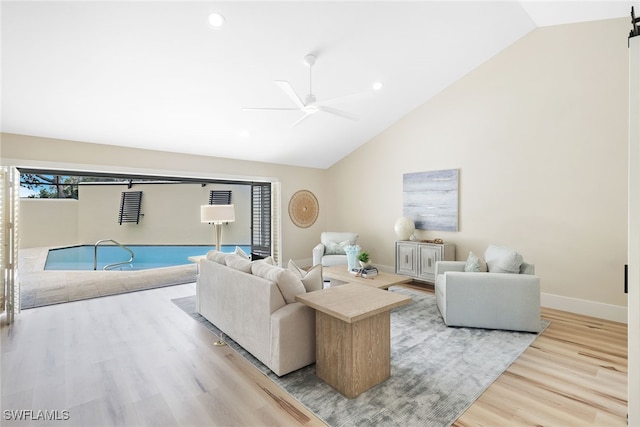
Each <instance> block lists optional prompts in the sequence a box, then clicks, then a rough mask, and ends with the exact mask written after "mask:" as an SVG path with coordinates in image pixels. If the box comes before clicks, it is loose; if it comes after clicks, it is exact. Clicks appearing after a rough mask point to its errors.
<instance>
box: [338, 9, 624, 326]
mask: <svg viewBox="0 0 640 427" xmlns="http://www.w3.org/2000/svg"><path fill="white" fill-rule="evenodd" d="M627 34H628V20H626V19H618V20H608V21H598V22H591V23H583V24H573V25H563V26H557V27H545V28H539V29H536V30H534V31H533V32H531V33H529V34H528V35H527V36H525V37H524V38H522V39H520V40H519V41H518V42H516V43H515V44H513V45H512V46H510V47H509V48H508V49H506V50H505V51H503V52H501V53H500V54H498V55H497V56H495V57H494V58H492V59H491V60H489V61H487V62H486V63H484V64H483V65H481V66H480V67H479V68H478V69H476V70H475V71H473V72H472V73H470V74H469V75H467V76H466V77H464V78H463V79H461V80H459V81H458V82H456V83H455V84H454V85H452V86H451V87H449V88H447V89H446V90H444V91H443V92H441V93H440V94H439V95H437V96H436V97H434V98H433V99H432V100H430V101H429V102H427V103H426V104H424V105H423V106H421V107H420V108H418V109H417V110H415V111H414V112H413V113H411V114H409V115H407V116H406V117H404V118H403V119H401V120H400V121H399V122H397V123H396V124H394V125H393V126H391V127H390V128H388V129H387V130H386V131H385V132H383V133H382V134H380V135H379V136H377V137H376V138H374V139H373V140H372V141H370V142H369V143H368V144H366V145H364V146H362V147H361V148H360V149H358V150H356V151H355V152H353V153H352V154H351V155H349V156H347V157H346V158H344V159H342V160H341V161H340V162H339V163H338V164H336V165H335V166H333V167H332V168H331V169H330V170H329V173H328V174H327V180H328V184H327V187H328V188H332V189H333V190H334V191H332V192H327V195H328V197H330V200H329V204H330V205H332V206H335V207H339V209H335V210H333V211H332V213H331V215H330V216H329V218H328V228H334V229H347V230H352V231H357V232H359V233H360V235H361V240H360V244H361V245H362V246H363V247H364V248H365V249H367V250H368V251H370V252H371V254H372V257H373V259H374V260H375V261H376V262H377V263H380V264H384V265H387V266H389V267H392V266H393V264H394V240H395V235H394V232H393V224H394V222H395V220H396V218H398V217H399V216H401V215H402V175H403V174H404V173H408V172H420V171H430V170H440V169H453V168H456V169H459V170H460V193H459V195H460V199H459V232H436V231H428V232H425V231H422V232H419V233H418V237H419V238H423V239H425V238H428V239H432V238H435V237H440V238H443V239H444V240H445V241H450V242H453V243H456V244H457V249H458V251H457V258H458V259H465V258H466V256H467V254H468V252H469V250H473V251H474V252H476V253H479V254H482V253H483V252H484V250H485V248H486V246H487V245H488V244H491V243H494V244H500V245H505V246H509V247H512V248H515V249H517V250H519V251H521V252H522V253H523V255H524V257H525V259H527V260H528V261H530V262H533V263H534V264H535V265H536V272H537V273H538V275H540V277H541V283H542V292H543V293H544V295H543V303H544V304H545V305H547V306H553V305H556V304H559V305H561V306H562V307H559V308H563V307H567V306H566V305H565V304H567V303H569V304H570V309H571V310H572V311H578V312H581V311H582V312H584V311H586V312H588V313H589V314H598V315H603V316H606V317H609V318H614V319H616V320H620V321H626V308H625V307H626V305H627V299H626V295H625V294H624V292H623V278H624V265H625V263H626V261H627V253H626V248H627V167H626V162H627V129H628V126H627V123H628V100H627V97H628V83H627V81H628V77H627V74H628V52H627V44H626V35H627ZM425 78H428V76H425ZM363 159H366V161H363ZM364 181H366V182H367V185H366V188H367V190H368V191H365V192H353V191H348V190H346V187H345V186H344V185H343V183H345V182H364Z"/></svg>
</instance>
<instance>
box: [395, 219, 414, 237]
mask: <svg viewBox="0 0 640 427" xmlns="http://www.w3.org/2000/svg"><path fill="white" fill-rule="evenodd" d="M393 228H394V230H395V232H396V236H397V237H398V240H409V238H411V235H412V234H413V232H414V231H416V224H415V223H414V222H413V219H411V218H409V217H408V216H402V217H400V218H398V219H397V220H396V223H395V225H394V227H393Z"/></svg>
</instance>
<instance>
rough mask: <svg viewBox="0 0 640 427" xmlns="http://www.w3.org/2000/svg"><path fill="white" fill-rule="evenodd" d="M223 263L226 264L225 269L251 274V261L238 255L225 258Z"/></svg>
mask: <svg viewBox="0 0 640 427" xmlns="http://www.w3.org/2000/svg"><path fill="white" fill-rule="evenodd" d="M225 263H226V264H227V267H231V268H234V269H236V270H240V271H243V272H245V273H251V261H249V260H248V259H246V258H243V257H242V256H240V255H230V256H227V258H226V260H225Z"/></svg>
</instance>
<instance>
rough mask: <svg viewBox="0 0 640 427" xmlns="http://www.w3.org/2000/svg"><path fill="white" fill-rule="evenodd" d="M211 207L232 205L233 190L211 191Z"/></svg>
mask: <svg viewBox="0 0 640 427" xmlns="http://www.w3.org/2000/svg"><path fill="white" fill-rule="evenodd" d="M209 204H210V205H230V204H231V190H211V192H210V193H209Z"/></svg>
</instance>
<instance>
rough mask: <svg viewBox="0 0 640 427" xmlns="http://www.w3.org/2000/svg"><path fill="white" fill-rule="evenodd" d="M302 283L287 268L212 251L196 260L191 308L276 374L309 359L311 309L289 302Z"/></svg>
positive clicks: (312, 332) (312, 324) (312, 335)
mask: <svg viewBox="0 0 640 427" xmlns="http://www.w3.org/2000/svg"><path fill="white" fill-rule="evenodd" d="M321 278H322V275H321V272H320V275H319V277H318V279H317V280H316V281H319V283H320V286H321V284H322V279H321ZM304 285H305V283H303V282H302V278H301V277H299V274H297V273H296V272H294V271H292V270H290V269H284V268H280V267H276V266H273V265H270V264H269V263H268V262H265V261H249V260H248V259H243V257H241V256H238V255H232V254H222V253H221V252H216V251H212V252H210V253H209V254H207V258H206V259H203V260H201V261H200V266H199V274H198V279H197V286H196V308H197V310H198V312H199V313H200V314H202V316H204V317H205V318H206V319H207V320H209V321H210V322H211V323H213V324H214V325H215V326H217V327H218V328H219V329H220V330H221V331H222V332H224V333H225V334H226V335H228V336H229V337H231V338H232V339H233V340H234V341H235V342H237V343H238V344H239V345H241V346H242V347H243V348H244V349H245V350H247V351H248V352H249V353H251V354H252V355H253V356H255V357H256V358H257V359H258V360H260V361H261V362H262V363H264V364H265V365H266V366H267V367H269V369H271V370H272V371H273V372H274V373H275V374H276V375H278V376H282V375H285V374H287V373H289V372H292V371H295V370H297V369H300V368H302V367H304V366H307V365H309V364H312V363H314V362H315V355H316V352H315V313H314V312H313V310H312V309H311V308H309V307H307V306H305V305H303V304H301V303H299V302H295V295H296V294H298V293H304V292H306V288H305V286H304Z"/></svg>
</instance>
